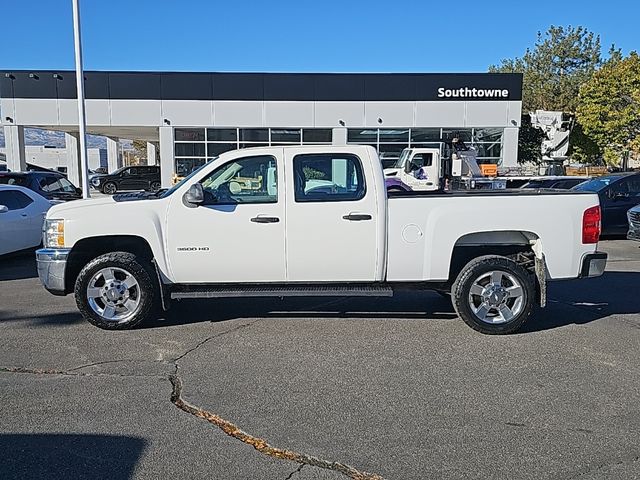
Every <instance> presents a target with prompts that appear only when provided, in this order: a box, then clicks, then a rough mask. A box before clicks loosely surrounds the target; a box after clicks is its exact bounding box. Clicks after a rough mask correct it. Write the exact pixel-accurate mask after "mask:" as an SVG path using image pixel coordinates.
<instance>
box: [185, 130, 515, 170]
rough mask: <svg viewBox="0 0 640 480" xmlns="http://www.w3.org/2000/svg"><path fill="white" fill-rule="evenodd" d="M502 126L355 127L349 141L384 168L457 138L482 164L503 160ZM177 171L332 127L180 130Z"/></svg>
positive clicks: (321, 139) (322, 138) (325, 135)
mask: <svg viewBox="0 0 640 480" xmlns="http://www.w3.org/2000/svg"><path fill="white" fill-rule="evenodd" d="M503 132H504V129H503V128H457V129H453V128H350V129H348V130H347V143H350V144H357V145H371V146H372V147H374V148H375V149H376V150H377V151H378V155H380V159H381V160H382V164H383V166H384V167H385V168H386V167H390V166H393V165H394V164H395V163H396V161H397V159H398V157H399V156H400V153H401V152H402V150H403V149H405V148H407V147H423V148H434V147H435V148H438V147H439V146H440V142H442V141H443V140H447V139H451V138H453V136H456V135H457V136H458V137H459V138H460V139H462V140H463V141H464V142H465V143H467V144H468V145H471V146H473V147H474V148H475V149H476V150H477V152H478V161H479V162H480V163H494V164H497V165H501V164H502V159H503V149H502V143H503ZM174 135H175V137H174V138H175V141H174V154H175V162H176V174H177V175H178V176H180V177H183V176H186V175H188V174H189V173H191V172H192V171H193V170H194V169H196V168H198V167H199V166H200V165H202V164H203V163H205V162H206V161H208V160H211V159H212V158H213V157H215V156H217V155H220V154H221V153H224V152H227V151H229V150H235V149H238V148H250V147H261V146H275V145H305V144H326V145H330V144H331V143H332V129H330V128H176V129H175V132H174Z"/></svg>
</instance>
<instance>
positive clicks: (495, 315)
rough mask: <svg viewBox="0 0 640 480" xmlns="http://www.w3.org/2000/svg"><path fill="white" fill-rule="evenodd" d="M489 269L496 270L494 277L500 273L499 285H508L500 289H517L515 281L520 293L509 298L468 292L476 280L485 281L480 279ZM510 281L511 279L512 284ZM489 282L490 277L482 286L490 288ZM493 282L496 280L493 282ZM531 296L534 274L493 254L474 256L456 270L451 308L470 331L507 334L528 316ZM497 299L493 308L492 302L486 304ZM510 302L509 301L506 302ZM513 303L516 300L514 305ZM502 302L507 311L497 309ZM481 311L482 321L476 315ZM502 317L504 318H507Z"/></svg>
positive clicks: (531, 304)
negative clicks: (475, 310)
mask: <svg viewBox="0 0 640 480" xmlns="http://www.w3.org/2000/svg"><path fill="white" fill-rule="evenodd" d="M490 272H499V273H498V274H497V276H498V277H499V276H500V275H501V274H502V275H504V277H503V279H502V280H501V281H500V284H502V285H505V284H506V285H507V286H510V287H509V288H506V287H504V290H509V289H511V290H513V291H514V292H517V289H516V286H518V285H517V284H519V286H520V290H521V294H520V295H518V296H517V299H516V298H515V295H514V298H512V297H511V296H510V295H511V294H507V295H508V296H507V297H500V296H494V297H492V296H489V297H484V296H481V295H476V294H475V293H474V294H472V293H471V289H472V287H474V291H478V290H477V288H478V286H479V284H478V283H477V282H483V281H485V280H482V279H483V278H486V276H487V275H488V274H490ZM505 274H506V275H505ZM512 280H515V283H514V282H513V281H512ZM492 281H493V278H491V280H488V283H487V284H486V286H485V287H484V288H487V287H491V282H492ZM497 283H498V282H496V283H495V284H497ZM481 288H482V287H481ZM489 291H490V290H485V292H489ZM498 295H503V292H502V290H500V291H499V292H498ZM485 298H490V300H487V303H484V299H485ZM535 298H536V295H535V275H534V274H532V273H530V272H528V271H527V270H525V269H524V268H523V267H521V266H520V265H518V264H517V263H515V262H514V261H513V260H511V259H509V258H506V257H501V256H494V255H488V256H483V257H478V258H476V259H474V260H472V261H470V262H469V263H468V264H467V265H466V266H465V267H464V268H463V269H462V270H461V271H460V274H459V275H458V277H457V278H456V281H455V282H454V284H453V287H452V289H451V299H452V302H453V307H454V308H455V310H456V313H457V314H458V315H459V316H460V318H462V320H464V322H465V323H466V324H467V325H469V326H470V327H471V328H473V329H474V330H477V331H478V332H481V333H484V334H488V335H503V334H509V333H514V332H517V331H518V330H519V329H521V328H522V326H523V325H524V324H525V322H526V321H527V319H528V318H529V316H530V315H531V311H532V310H533V306H534V303H535ZM498 300H501V301H500V302H499V303H500V305H501V306H500V307H495V306H493V303H490V302H494V301H495V303H498ZM510 302H513V303H512V304H511V305H509V303H510ZM516 302H518V303H517V305H516ZM475 303H478V304H479V305H478V309H477V312H479V313H478V314H476V312H474V310H473V309H472V304H473V306H474V308H475V307H476V305H475ZM502 304H504V306H506V308H507V309H508V310H507V314H503V313H501V312H500V308H503V306H502ZM483 305H484V307H483ZM482 307H483V308H482ZM512 308H513V310H515V311H516V312H517V313H516V314H515V315H513V317H512V318H509V313H511V314H513V311H512V310H511V309H512ZM485 311H486V312H487V314H486V317H487V318H485V320H482V319H481V318H480V316H483V313H484V312H485ZM505 318H508V320H506V319H505ZM493 322H496V323H493Z"/></svg>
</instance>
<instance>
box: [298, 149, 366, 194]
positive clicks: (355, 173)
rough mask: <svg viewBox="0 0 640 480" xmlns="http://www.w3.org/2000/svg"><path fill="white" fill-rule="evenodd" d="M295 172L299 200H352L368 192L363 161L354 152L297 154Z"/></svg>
mask: <svg viewBox="0 0 640 480" xmlns="http://www.w3.org/2000/svg"><path fill="white" fill-rule="evenodd" d="M293 175H294V185H295V187H294V188H295V190H294V192H295V201H296V202H349V201H356V200H360V199H362V198H364V196H365V193H366V185H365V180H364V174H363V171H362V162H361V161H360V159H359V158H358V157H357V156H356V155H353V154H347V153H344V154H341V153H310V154H301V155H296V156H295V157H294V158H293Z"/></svg>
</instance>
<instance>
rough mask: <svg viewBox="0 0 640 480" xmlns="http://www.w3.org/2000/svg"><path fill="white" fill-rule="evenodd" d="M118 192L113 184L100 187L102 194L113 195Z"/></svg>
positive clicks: (108, 183) (109, 183)
mask: <svg viewBox="0 0 640 480" xmlns="http://www.w3.org/2000/svg"><path fill="white" fill-rule="evenodd" d="M117 191H118V187H117V186H116V184H115V183H113V182H107V183H105V184H104V185H103V186H102V193H105V194H107V195H113V194H114V193H116V192H117Z"/></svg>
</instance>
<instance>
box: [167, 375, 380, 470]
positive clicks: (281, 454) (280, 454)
mask: <svg viewBox="0 0 640 480" xmlns="http://www.w3.org/2000/svg"><path fill="white" fill-rule="evenodd" d="M169 381H170V382H171V385H172V386H173V389H172V391H171V403H173V404H174V405H175V406H176V407H178V408H179V409H180V410H182V411H184V412H186V413H188V414H190V415H193V416H194V417H197V418H202V419H203V420H206V421H207V422H209V423H211V424H213V425H215V426H216V427H218V428H219V429H220V430H222V431H223V432H224V433H226V434H227V435H229V436H230V437H233V438H235V439H238V440H240V441H241V442H243V443H246V444H247V445H250V446H252V447H253V448H255V449H256V450H257V451H259V452H260V453H263V454H265V455H268V456H270V457H273V458H277V459H280V460H289V461H292V462H296V463H300V464H302V465H309V466H312V467H318V468H323V469H326V470H332V471H334V472H338V473H341V474H343V475H346V476H347V477H350V478H352V479H353V480H383V478H382V477H381V476H380V475H376V474H374V473H368V472H363V471H360V470H357V469H356V468H354V467H352V466H350V465H346V464H344V463H339V462H330V461H328V460H324V459H321V458H318V457H314V456H312V455H307V454H304V453H298V452H294V451H292V450H287V449H282V448H278V447H273V446H271V445H270V444H269V443H267V441H266V440H264V439H262V438H259V437H254V436H253V435H251V434H249V433H247V432H245V431H243V430H242V429H240V427H238V426H236V425H235V424H233V423H231V422H229V421H228V420H225V419H224V418H222V417H220V416H219V415H217V414H215V413H212V412H209V411H207V410H204V409H202V408H200V407H196V406H195V405H192V404H190V403H189V402H187V401H186V400H184V399H183V398H182V381H181V380H180V377H178V375H177V374H173V375H170V376H169Z"/></svg>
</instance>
